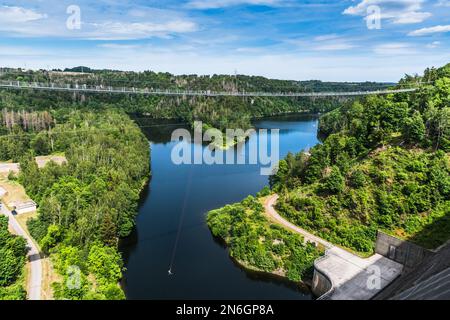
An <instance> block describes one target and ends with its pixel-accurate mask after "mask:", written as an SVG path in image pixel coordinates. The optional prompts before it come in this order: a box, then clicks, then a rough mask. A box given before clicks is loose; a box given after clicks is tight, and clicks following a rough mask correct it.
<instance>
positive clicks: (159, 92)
mask: <svg viewBox="0 0 450 320" xmlns="http://www.w3.org/2000/svg"><path fill="white" fill-rule="evenodd" d="M0 88H3V89H16V90H26V89H28V90H30V89H31V90H46V91H62V92H80V93H109V94H140V95H156V96H205V97H225V96H230V97H349V96H367V95H386V94H392V93H407V92H414V91H416V90H418V88H405V89H392V90H388V89H384V90H374V91H348V92H347V91H341V92H339V91H328V92H245V91H222V92H218V91H211V90H185V89H184V90H178V89H154V88H136V87H112V86H103V85H87V84H73V83H70V84H64V83H40V82H24V81H9V80H7V81H5V80H2V81H0Z"/></svg>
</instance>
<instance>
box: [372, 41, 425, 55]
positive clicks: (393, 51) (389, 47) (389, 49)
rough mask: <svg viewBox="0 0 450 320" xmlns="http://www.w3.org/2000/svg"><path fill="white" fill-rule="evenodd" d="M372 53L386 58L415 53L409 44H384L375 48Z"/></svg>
mask: <svg viewBox="0 0 450 320" xmlns="http://www.w3.org/2000/svg"><path fill="white" fill-rule="evenodd" d="M373 51H374V52H375V53H376V54H378V55H388V56H399V55H411V54H414V53H416V50H414V48H413V47H412V46H411V44H409V43H384V44H381V45H377V46H375V47H374V50H373Z"/></svg>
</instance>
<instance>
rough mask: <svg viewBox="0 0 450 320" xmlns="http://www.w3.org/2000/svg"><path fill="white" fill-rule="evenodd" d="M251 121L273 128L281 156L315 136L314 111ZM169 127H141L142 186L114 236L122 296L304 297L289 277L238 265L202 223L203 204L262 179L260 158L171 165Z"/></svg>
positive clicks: (214, 204) (257, 185) (243, 191)
mask: <svg viewBox="0 0 450 320" xmlns="http://www.w3.org/2000/svg"><path fill="white" fill-rule="evenodd" d="M254 125H255V127H256V128H265V129H280V155H281V157H284V156H286V154H287V153H288V152H289V151H291V152H298V151H300V150H302V149H307V148H311V147H313V146H314V145H316V144H317V143H318V139H317V125H318V124H317V119H316V118H314V117H300V116H296V117H294V116H290V117H280V118H271V119H270V120H260V121H256V122H255V123H254ZM175 128H176V126H170V125H167V126H157V127H154V128H147V130H146V135H147V137H148V139H149V140H150V142H151V149H152V159H151V169H152V179H151V181H150V183H149V186H148V188H147V189H146V190H145V191H144V192H143V194H142V199H141V205H140V209H139V216H138V217H137V221H136V223H137V227H136V231H135V233H134V234H133V235H132V236H131V237H130V238H129V239H126V240H125V241H123V243H122V252H123V256H124V259H125V265H126V268H127V271H126V272H125V275H124V281H123V287H124V289H125V292H126V295H127V298H128V299H311V297H312V296H311V294H310V293H309V292H308V291H307V290H305V289H304V288H302V289H301V288H300V287H299V286H297V285H294V284H292V283H290V282H286V281H282V280H280V279H274V278H272V277H268V276H266V275H260V274H255V273H249V272H246V271H244V270H242V269H241V268H240V267H239V266H237V265H236V264H235V263H234V262H233V261H232V259H230V257H229V255H228V252H227V250H226V248H225V247H224V246H223V245H222V244H221V243H220V242H219V241H217V240H216V239H214V238H213V236H212V235H211V233H210V231H209V229H208V227H207V225H206V218H205V217H206V213H207V212H208V211H209V210H211V209H215V208H219V207H222V206H224V205H226V204H229V203H234V202H238V201H241V200H242V199H244V198H245V197H246V196H248V195H255V194H256V193H257V192H258V191H260V190H261V189H262V188H263V187H264V186H266V185H268V177H267V176H262V175H260V166H259V165H248V164H247V165H212V166H209V165H180V166H177V165H174V164H173V163H172V161H171V152H172V148H173V146H174V144H175V143H174V142H170V134H171V132H172V130H173V129H175ZM257 138H258V135H254V136H252V137H251V138H250V139H257ZM177 237H178V241H177ZM176 243H177V245H176ZM171 264H172V271H173V273H174V275H173V276H170V277H169V276H168V269H169V266H170V265H171Z"/></svg>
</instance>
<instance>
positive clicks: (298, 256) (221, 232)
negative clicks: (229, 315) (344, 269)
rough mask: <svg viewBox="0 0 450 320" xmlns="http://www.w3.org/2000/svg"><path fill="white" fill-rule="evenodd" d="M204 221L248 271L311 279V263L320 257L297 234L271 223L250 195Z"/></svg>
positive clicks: (313, 246) (291, 278)
mask: <svg viewBox="0 0 450 320" xmlns="http://www.w3.org/2000/svg"><path fill="white" fill-rule="evenodd" d="M207 222H208V226H209V228H210V229H211V232H212V234H213V235H214V236H215V237H218V238H220V239H222V240H223V241H225V242H226V244H227V245H228V247H229V250H230V255H231V256H232V257H233V258H234V259H235V260H236V261H238V262H239V263H240V264H242V265H244V266H245V267H247V268H249V269H252V270H257V271H263V272H270V273H274V274H277V275H280V276H286V277H287V278H289V279H290V280H292V281H301V280H304V279H305V278H311V276H312V271H313V268H312V267H313V263H314V260H315V259H317V258H318V257H319V256H320V255H321V254H322V252H321V251H320V250H319V249H318V248H316V246H315V245H314V244H311V243H309V242H308V243H307V244H305V243H304V242H303V238H302V237H301V236H300V235H298V234H295V233H292V232H290V231H287V230H286V229H284V228H283V227H280V226H277V225H275V224H271V223H270V222H269V221H268V220H267V218H266V217H265V216H264V207H263V205H262V204H261V202H260V200H259V199H257V198H254V197H251V196H250V197H248V198H247V199H245V200H243V201H242V202H241V203H237V204H233V205H228V206H225V207H223V208H221V209H217V210H213V211H210V212H209V213H208V216H207Z"/></svg>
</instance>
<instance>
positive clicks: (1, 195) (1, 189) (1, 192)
mask: <svg viewBox="0 0 450 320" xmlns="http://www.w3.org/2000/svg"><path fill="white" fill-rule="evenodd" d="M7 194H8V191H6V190H5V189H4V188H2V187H0V198H1V197H3V196H6V195H7Z"/></svg>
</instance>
